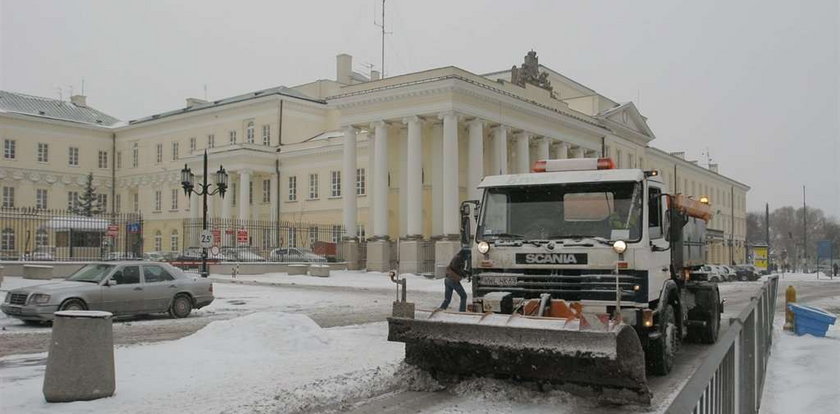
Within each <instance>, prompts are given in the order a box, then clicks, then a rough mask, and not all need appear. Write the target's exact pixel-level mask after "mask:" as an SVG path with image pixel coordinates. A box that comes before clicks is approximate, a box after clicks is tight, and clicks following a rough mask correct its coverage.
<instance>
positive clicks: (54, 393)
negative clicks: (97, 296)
mask: <svg viewBox="0 0 840 414" xmlns="http://www.w3.org/2000/svg"><path fill="white" fill-rule="evenodd" d="M111 317H112V315H111V313H110V312H102V311H59V312H56V313H55V320H54V321H53V328H52V338H51V341H50V352H49V355H48V356H47V369H46V372H45V373H44V388H43V392H44V398H46V400H47V402H69V401H86V400H95V399H97V398H103V397H110V396H112V395H114V390H115V389H116V379H115V374H114V333H113V328H112V322H111Z"/></svg>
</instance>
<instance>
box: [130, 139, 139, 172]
mask: <svg viewBox="0 0 840 414" xmlns="http://www.w3.org/2000/svg"><path fill="white" fill-rule="evenodd" d="M139 163H140V148H139V147H138V145H137V143H136V142H135V143H134V145H132V146H131V166H132V167H134V168H137V165H138V164H139Z"/></svg>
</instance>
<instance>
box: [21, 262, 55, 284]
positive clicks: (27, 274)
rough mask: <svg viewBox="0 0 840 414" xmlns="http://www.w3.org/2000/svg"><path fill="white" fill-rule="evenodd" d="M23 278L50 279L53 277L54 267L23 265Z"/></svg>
mask: <svg viewBox="0 0 840 414" xmlns="http://www.w3.org/2000/svg"><path fill="white" fill-rule="evenodd" d="M23 278H24V279H41V280H50V279H52V278H53V267H52V266H46V265H36V264H25V265H23Z"/></svg>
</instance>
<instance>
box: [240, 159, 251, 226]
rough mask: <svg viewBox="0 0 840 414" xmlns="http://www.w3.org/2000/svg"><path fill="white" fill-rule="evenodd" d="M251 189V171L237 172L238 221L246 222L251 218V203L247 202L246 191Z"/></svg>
mask: <svg viewBox="0 0 840 414" xmlns="http://www.w3.org/2000/svg"><path fill="white" fill-rule="evenodd" d="M250 187H251V171H250V170H242V171H240V172H239V219H240V220H248V219H250V218H251V203H250V202H248V195H249V191H248V189H249V188H250Z"/></svg>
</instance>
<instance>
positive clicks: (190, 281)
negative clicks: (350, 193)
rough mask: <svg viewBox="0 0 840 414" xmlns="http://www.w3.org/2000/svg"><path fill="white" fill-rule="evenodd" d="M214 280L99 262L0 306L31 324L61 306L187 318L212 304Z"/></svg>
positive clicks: (11, 295) (156, 267) (159, 266)
mask: <svg viewBox="0 0 840 414" xmlns="http://www.w3.org/2000/svg"><path fill="white" fill-rule="evenodd" d="M213 299H214V297H213V284H212V283H211V282H210V281H209V280H207V279H203V278H200V277H195V276H188V275H186V274H185V273H184V272H182V271H181V270H180V269H178V268H176V267H173V266H170V265H168V264H166V263H153V262H136V261H129V262H100V263H91V264H88V265H85V266H84V267H82V268H81V269H79V270H78V271H77V272H76V273H73V275H71V276H70V277H68V278H67V280H65V281H63V282H57V283H47V284H43V285H35V286H30V287H25V288H20V289H14V290H11V291H9V292H8V293H7V294H6V299H5V300H4V301H3V304H2V305H0V309H1V310H2V311H3V313H5V314H6V315H9V316H11V317H13V318H18V319H21V320H23V321H26V322H40V321H49V320H52V319H53V312H55V311H57V310H84V309H87V310H104V311H108V312H111V313H113V314H114V315H115V316H130V315H139V314H150V313H163V312H169V314H170V315H172V317H174V318H186V317H187V316H189V314H190V312H192V310H193V309H198V308H202V307H204V306H207V305H209V304H210V303H211V302H213Z"/></svg>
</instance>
